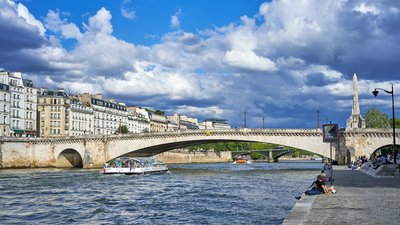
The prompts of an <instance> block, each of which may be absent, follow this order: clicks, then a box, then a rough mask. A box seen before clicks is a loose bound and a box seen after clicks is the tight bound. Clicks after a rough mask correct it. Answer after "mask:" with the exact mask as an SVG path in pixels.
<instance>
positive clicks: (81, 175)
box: [0, 162, 321, 224]
mask: <svg viewBox="0 0 400 225" xmlns="http://www.w3.org/2000/svg"><path fill="white" fill-rule="evenodd" d="M320 168H321V163H310V162H279V163H254V164H252V165H232V164H225V163H216V164H177V165H169V169H170V172H168V173H165V174H157V175H140V176H135V175H102V174H99V170H85V169H18V170H8V169H7V170H4V169H3V170H0V221H1V222H0V223H1V224H281V223H282V221H283V220H284V218H285V217H286V216H287V215H288V213H289V212H290V210H291V208H292V207H293V205H294V204H295V202H296V199H295V198H294V196H296V195H299V194H301V193H302V192H303V191H304V190H305V189H306V187H307V186H309V185H310V184H311V183H312V181H313V180H314V179H315V176H316V175H317V174H318V171H319V170H320Z"/></svg>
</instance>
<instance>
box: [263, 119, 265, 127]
mask: <svg viewBox="0 0 400 225" xmlns="http://www.w3.org/2000/svg"><path fill="white" fill-rule="evenodd" d="M264 120H265V117H263V129H264V128H265V126H264Z"/></svg>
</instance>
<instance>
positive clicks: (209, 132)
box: [0, 128, 322, 142]
mask: <svg viewBox="0 0 400 225" xmlns="http://www.w3.org/2000/svg"><path fill="white" fill-rule="evenodd" d="M252 133H253V134H262V133H265V134H316V133H317V134H319V133H321V134H322V130H321V129H284V128H271V129H258V128H256V129H251V128H236V129H215V130H214V129H201V130H178V131H165V132H145V133H129V134H113V135H80V136H65V137H6V136H3V137H0V141H6V142H31V141H56V140H77V139H105V138H124V137H125V138H128V137H130V138H132V137H133V138H134V137H138V138H149V137H153V136H158V137H159V136H181V135H205V136H214V135H218V134H252Z"/></svg>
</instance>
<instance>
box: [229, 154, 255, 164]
mask: <svg viewBox="0 0 400 225" xmlns="http://www.w3.org/2000/svg"><path fill="white" fill-rule="evenodd" d="M252 163H253V160H251V157H250V156H249V155H237V156H235V159H234V160H233V162H232V164H252Z"/></svg>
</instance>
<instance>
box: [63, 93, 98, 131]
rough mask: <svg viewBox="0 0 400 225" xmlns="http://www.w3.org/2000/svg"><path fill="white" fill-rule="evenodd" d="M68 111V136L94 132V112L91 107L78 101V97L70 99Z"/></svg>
mask: <svg viewBox="0 0 400 225" xmlns="http://www.w3.org/2000/svg"><path fill="white" fill-rule="evenodd" d="M70 102H71V107H70V108H69V109H68V111H69V113H68V114H69V127H68V133H69V135H70V136H79V135H91V134H93V133H94V126H93V123H94V112H93V108H92V107H89V106H86V105H84V104H82V103H81V102H79V100H78V98H77V97H75V98H72V99H71V101H70Z"/></svg>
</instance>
